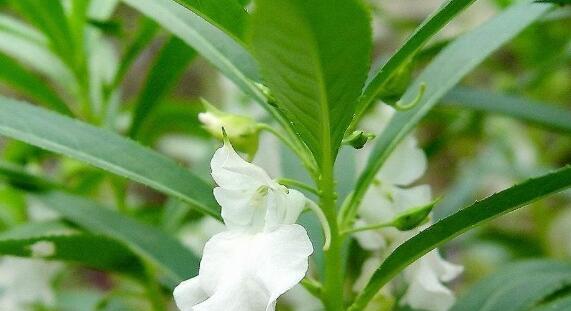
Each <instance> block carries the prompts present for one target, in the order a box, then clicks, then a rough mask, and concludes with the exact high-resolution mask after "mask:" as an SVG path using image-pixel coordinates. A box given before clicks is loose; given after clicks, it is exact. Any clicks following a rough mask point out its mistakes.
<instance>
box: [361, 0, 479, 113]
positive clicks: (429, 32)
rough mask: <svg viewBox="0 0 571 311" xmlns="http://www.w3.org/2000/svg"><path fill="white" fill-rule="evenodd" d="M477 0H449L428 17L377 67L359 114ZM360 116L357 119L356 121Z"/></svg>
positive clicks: (362, 100) (365, 92)
mask: <svg viewBox="0 0 571 311" xmlns="http://www.w3.org/2000/svg"><path fill="white" fill-rule="evenodd" d="M474 1H475V0H449V1H448V2H446V3H445V4H443V5H442V6H441V7H440V8H439V9H438V10H437V11H435V12H434V13H433V14H431V15H430V16H429V17H427V18H426V19H425V20H424V21H423V22H422V24H420V26H418V27H417V28H416V29H415V30H414V32H413V34H412V35H411V36H410V37H409V38H408V39H407V40H406V42H405V43H404V44H403V45H402V46H401V47H400V48H399V49H398V51H397V52H396V53H395V54H394V55H393V56H391V58H389V60H388V61H387V62H386V63H384V64H382V65H381V66H380V67H379V68H377V69H376V71H375V74H373V75H372V76H371V77H370V78H369V81H368V83H367V85H366V86H365V90H364V91H363V96H362V98H361V100H360V102H359V106H358V108H357V116H360V115H361V114H362V113H363V112H364V111H365V110H366V109H367V107H369V105H371V103H373V102H374V101H375V99H376V98H377V97H378V96H379V94H380V92H381V91H382V90H383V85H384V84H385V83H386V82H387V81H388V80H389V79H390V78H391V77H392V75H393V74H394V73H395V72H396V71H397V70H398V69H399V67H400V66H403V65H404V64H406V62H407V61H409V60H410V59H411V58H412V57H413V56H414V55H415V54H416V52H417V51H418V49H420V48H421V47H422V46H423V45H424V44H426V42H428V41H429V40H430V38H432V37H433V36H434V35H435V34H436V33H438V31H440V29H442V28H443V27H444V26H445V25H446V24H448V22H449V21H450V20H451V19H452V18H454V17H455V16H457V15H458V14H459V13H460V12H461V11H462V10H464V9H465V8H466V7H468V6H470V5H471V4H472V3H474ZM356 121H358V118H356V119H355V122H356Z"/></svg>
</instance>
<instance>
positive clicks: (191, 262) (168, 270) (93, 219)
mask: <svg viewBox="0 0 571 311" xmlns="http://www.w3.org/2000/svg"><path fill="white" fill-rule="evenodd" d="M35 197H36V198H38V199H39V200H40V201H41V202H43V203H44V204H45V205H46V206H48V207H49V208H51V209H53V210H55V211H57V212H58V213H60V214H61V215H62V216H63V217H65V218H66V219H68V220H69V221H71V222H74V223H76V224H77V225H79V226H81V227H83V228H85V229H86V230H89V231H93V232H95V233H99V234H105V235H108V236H110V237H112V238H114V239H117V240H119V241H121V242H123V243H125V244H126V245H127V246H129V248H131V249H132V250H133V251H134V252H135V253H137V254H138V255H139V256H141V257H143V258H144V259H146V260H149V261H150V262H152V263H154V264H155V265H157V266H158V267H159V268H161V270H162V272H164V273H165V274H166V276H167V277H168V278H169V281H170V282H171V283H172V284H176V283H178V282H180V281H182V280H184V279H187V278H189V277H191V276H194V275H196V274H197V273H198V264H199V259H198V258H197V257H196V256H194V255H193V254H192V253H191V252H190V250H188V249H187V248H186V247H184V246H183V245H182V244H181V243H180V242H179V241H178V240H176V239H174V238H173V237H171V236H169V235H167V234H166V233H164V232H163V231H161V230H159V229H157V228H155V227H151V226H149V225H146V224H142V223H139V222H137V221H135V220H133V219H131V218H129V217H126V216H123V215H121V214H119V213H117V212H115V211H113V210H110V209H108V208H106V207H104V206H101V205H99V204H97V203H95V202H92V201H89V200H86V199H84V198H82V197H78V196H73V195H68V194H64V193H56V192H52V193H47V194H43V195H37V196H35Z"/></svg>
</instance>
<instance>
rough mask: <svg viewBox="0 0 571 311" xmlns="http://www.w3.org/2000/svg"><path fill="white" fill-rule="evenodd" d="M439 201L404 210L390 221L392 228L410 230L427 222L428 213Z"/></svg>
mask: <svg viewBox="0 0 571 311" xmlns="http://www.w3.org/2000/svg"><path fill="white" fill-rule="evenodd" d="M438 201H440V199H439V198H438V199H436V200H434V201H432V202H430V203H428V204H426V205H423V206H419V207H414V208H411V209H409V210H406V211H404V212H402V213H400V214H399V215H397V216H396V217H395V219H394V220H393V221H392V225H393V227H395V228H397V229H398V230H400V231H408V230H412V229H414V228H416V227H418V226H420V225H421V224H423V223H424V222H426V221H427V220H428V216H429V215H430V212H431V211H432V209H433V208H434V206H435V205H436V203H438Z"/></svg>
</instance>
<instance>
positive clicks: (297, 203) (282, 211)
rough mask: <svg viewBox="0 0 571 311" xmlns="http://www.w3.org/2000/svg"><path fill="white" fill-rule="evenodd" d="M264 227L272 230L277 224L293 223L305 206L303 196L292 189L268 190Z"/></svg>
mask: <svg viewBox="0 0 571 311" xmlns="http://www.w3.org/2000/svg"><path fill="white" fill-rule="evenodd" d="M266 203H267V207H266V208H267V212H266V217H265V229H266V230H273V229H274V228H276V227H277V226H279V225H291V224H294V223H295V222H296V220H297V218H298V217H299V214H301V212H302V211H303V208H304V207H305V203H306V198H305V196H304V195H303V194H302V193H301V192H299V191H297V190H293V189H286V188H285V187H283V189H275V190H270V193H269V195H268V198H267V201H266Z"/></svg>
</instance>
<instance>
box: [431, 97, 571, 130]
mask: <svg viewBox="0 0 571 311" xmlns="http://www.w3.org/2000/svg"><path fill="white" fill-rule="evenodd" d="M442 105H443V106H450V107H460V108H469V109H474V110H478V111H482V112H487V113H497V114H502V115H505V116H508V117H512V118H516V119H519V120H522V121H525V122H530V123H532V124H537V125H539V126H542V127H545V128H548V129H553V130H556V131H560V132H563V133H571V110H566V109H562V108H559V107H556V106H553V105H550V104H547V103H541V102H536V101H533V100H530V99H527V98H522V97H516V96H510V95H503V94H497V93H492V92H489V91H484V90H477V89H472V88H466V87H457V88H454V89H453V90H451V91H450V92H448V93H447V94H446V96H444V98H443V99H442Z"/></svg>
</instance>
